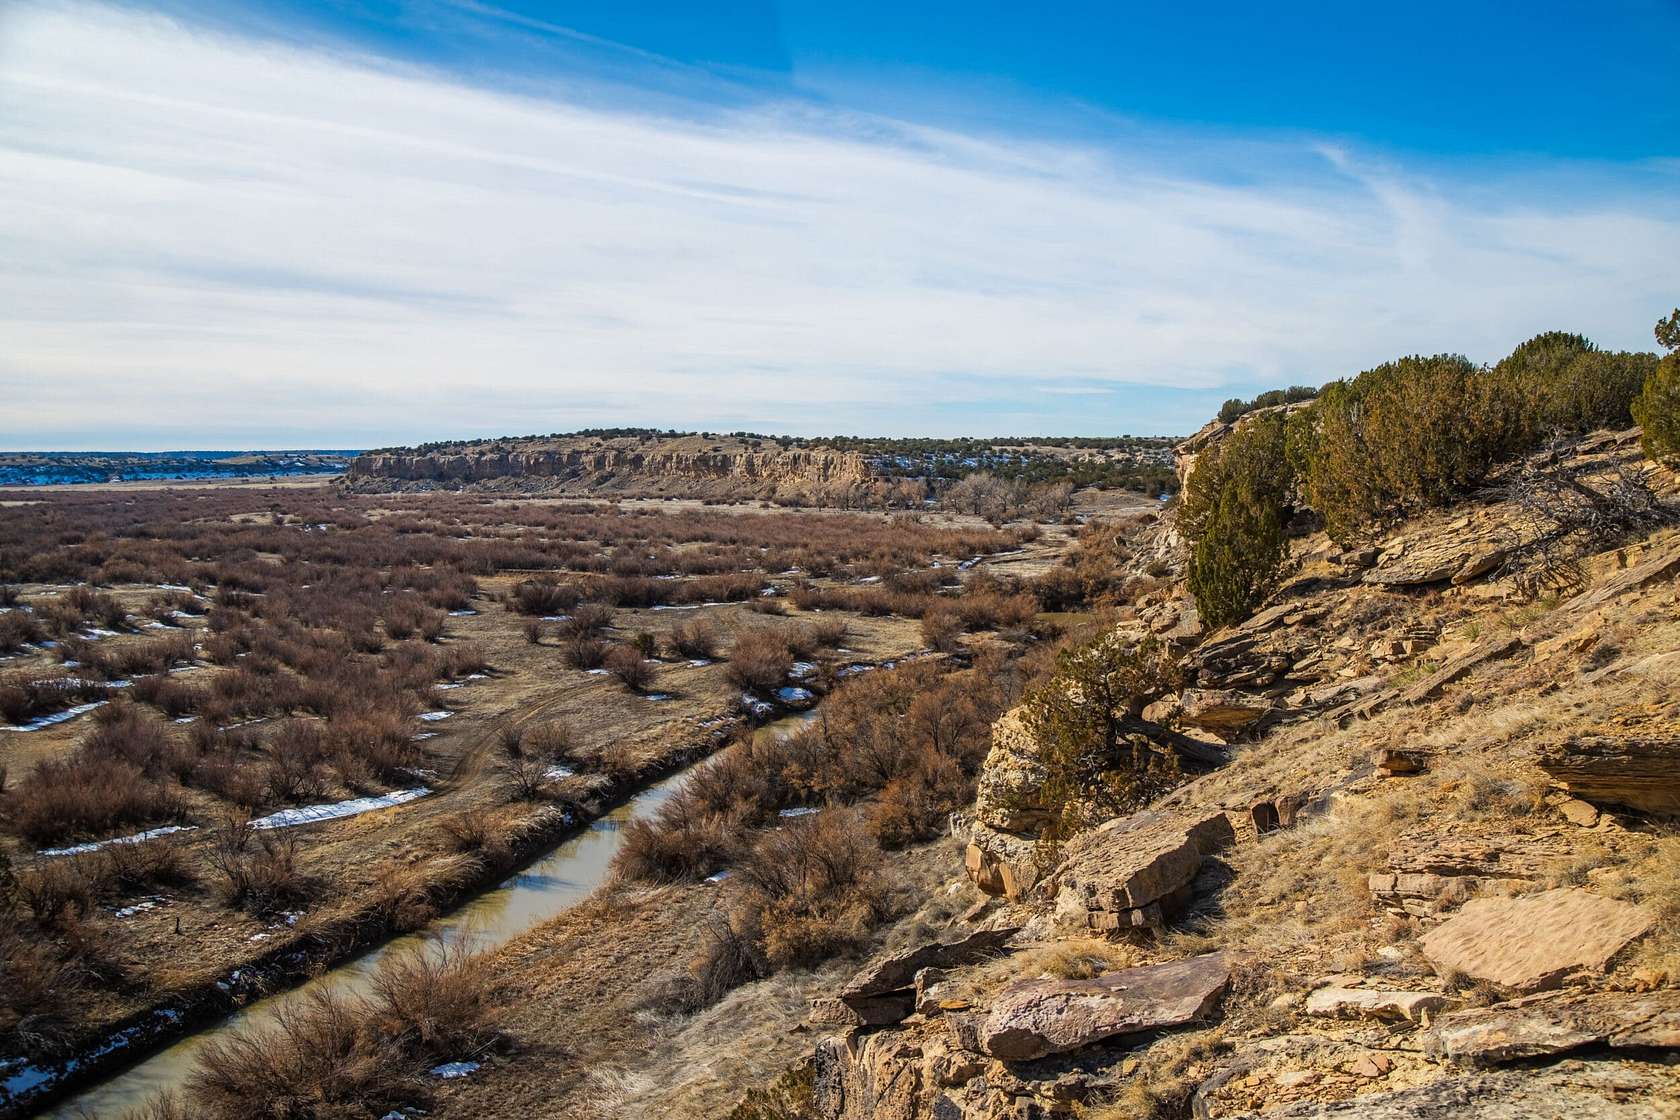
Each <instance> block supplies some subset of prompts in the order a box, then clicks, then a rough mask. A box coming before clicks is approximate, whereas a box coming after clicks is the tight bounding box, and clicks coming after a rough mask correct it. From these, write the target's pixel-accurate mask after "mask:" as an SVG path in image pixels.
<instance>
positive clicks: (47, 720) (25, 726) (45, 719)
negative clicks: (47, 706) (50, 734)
mask: <svg viewBox="0 0 1680 1120" xmlns="http://www.w3.org/2000/svg"><path fill="white" fill-rule="evenodd" d="M104 703H105V701H103V700H95V701H93V702H92V703H91V704H77V705H76V706H75V707H74V708H66V709H64V710H63V711H62V712H54V713H52V715H49V716H40V717H38V718H36V719H32V720H30V721H29V722H28V723H18V724H11V725H8V726H6V727H0V731H39V730H41V729H42V728H43V727H51V726H52V725H53V724H55V723H63V722H64V721H65V720H67V719H75V718H76V717H77V716H79V715H82V714H83V713H85V712H91V711H93V710H94V709H95V708H97V707H99V706H100V705H102V704H104Z"/></svg>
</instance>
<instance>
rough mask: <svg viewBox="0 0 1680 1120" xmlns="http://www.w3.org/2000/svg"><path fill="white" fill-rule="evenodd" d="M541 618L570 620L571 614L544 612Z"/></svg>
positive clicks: (548, 620)
mask: <svg viewBox="0 0 1680 1120" xmlns="http://www.w3.org/2000/svg"><path fill="white" fill-rule="evenodd" d="M542 620H543V621H544V622H570V621H571V620H572V616H571V615H569V614H545V615H543V616H542Z"/></svg>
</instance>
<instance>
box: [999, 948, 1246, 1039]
mask: <svg viewBox="0 0 1680 1120" xmlns="http://www.w3.org/2000/svg"><path fill="white" fill-rule="evenodd" d="M1230 983H1231V967H1230V964H1229V962H1228V961H1227V960H1226V958H1225V956H1224V954H1222V953H1208V954H1205V955H1203V956H1200V957H1191V958H1189V959H1188V960H1180V961H1168V962H1167V963H1165V964H1152V965H1144V966H1142V967H1140V968H1125V969H1120V970H1119V971H1116V972H1108V973H1104V974H1103V975H1101V976H1098V977H1096V978H1095V979H1091V980H1021V981H1017V982H1016V983H1014V984H1011V985H1010V986H1009V987H1007V988H1005V989H1004V990H1003V992H1002V993H1000V994H999V995H998V997H997V999H996V1001H995V1002H994V1003H993V1005H992V1008H991V1011H990V1013H989V1014H988V1015H987V1016H986V1019H985V1022H984V1023H983V1024H982V1025H981V1027H980V1046H981V1048H982V1049H984V1050H985V1052H986V1053H988V1054H990V1055H991V1056H992V1057H994V1058H1001V1059H1003V1060H1005V1061H1011V1062H1024V1061H1031V1060H1033V1059H1035V1058H1042V1057H1044V1056H1045V1055H1047V1054H1057V1053H1061V1052H1063V1051H1066V1050H1076V1049H1078V1048H1080V1047H1082V1046H1089V1045H1091V1044H1092V1043H1094V1042H1101V1041H1103V1040H1104V1039H1109V1038H1113V1037H1115V1036H1117V1035H1126V1034H1138V1033H1140V1032H1143V1031H1154V1030H1161V1029H1163V1028H1166V1027H1178V1026H1183V1025H1184V1024H1186V1023H1192V1022H1197V1021H1200V1020H1204V1019H1206V1018H1207V1017H1208V1015H1209V1014H1210V1013H1211V1012H1212V1010H1213V1008H1214V1006H1215V1005H1216V1004H1217V1003H1218V1001H1219V998H1220V997H1221V996H1223V995H1224V994H1225V989H1226V988H1227V987H1229V986H1230Z"/></svg>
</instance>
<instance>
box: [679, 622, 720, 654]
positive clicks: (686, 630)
mask: <svg viewBox="0 0 1680 1120" xmlns="http://www.w3.org/2000/svg"><path fill="white" fill-rule="evenodd" d="M670 637H671V649H672V652H673V653H675V654H676V656H678V657H690V658H696V659H700V660H706V661H710V660H711V659H712V658H714V657H716V656H717V651H718V633H717V627H715V626H713V625H712V623H711V622H710V621H708V620H707V619H704V618H695V619H690V620H689V621H687V622H679V623H678V624H677V625H675V626H673V627H672V628H671V635H670Z"/></svg>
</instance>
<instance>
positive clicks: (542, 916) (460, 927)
mask: <svg viewBox="0 0 1680 1120" xmlns="http://www.w3.org/2000/svg"><path fill="white" fill-rule="evenodd" d="M813 715H814V713H811V712H807V713H805V714H804V715H801V716H792V717H789V718H788V719H784V720H778V721H777V722H775V723H772V724H767V725H766V726H764V727H762V728H760V729H759V730H758V732H757V734H759V735H785V734H788V733H789V732H790V731H792V730H794V729H795V728H797V727H799V726H801V725H802V724H803V723H804V722H805V721H807V720H809V719H810V718H812V716H813ZM683 777H684V775H683V774H676V775H673V776H672V777H669V778H667V779H665V780H664V781H662V782H660V783H658V784H657V785H653V786H649V787H648V788H647V789H645V790H643V791H642V792H641V793H639V794H637V795H636V796H635V797H634V798H632V799H631V800H630V801H628V802H626V803H625V804H623V805H621V806H619V807H618V808H617V809H614V810H613V811H612V812H611V813H609V814H607V815H606V816H604V817H602V818H601V819H600V820H598V821H596V822H594V823H593V824H592V825H590V826H589V829H588V830H587V831H585V832H582V833H580V834H578V835H577V836H574V837H572V838H571V839H569V840H566V841H565V842H563V843H561V844H560V845H559V846H557V847H556V848H555V849H554V850H553V851H551V852H549V853H548V854H547V855H545V856H543V857H542V858H541V859H539V860H537V861H536V862H535V863H533V864H532V865H531V866H530V867H528V868H526V869H525V870H524V871H521V872H519V873H518V874H516V875H514V876H512V877H511V878H509V879H508V880H507V881H506V882H504V883H502V884H501V885H500V886H498V887H496V888H494V889H493V890H488V891H485V892H484V893H483V894H481V895H479V896H478V897H476V898H474V899H473V900H471V901H470V902H467V903H466V904H464V905H462V906H461V907H460V908H459V909H457V910H455V911H454V912H452V913H450V914H447V915H445V916H444V917H441V918H439V919H438V920H437V921H434V922H432V923H431V924H430V925H429V926H427V927H426V928H425V929H424V930H421V931H420V932H418V933H412V934H409V935H407V936H405V937H399V938H396V939H395V940H393V941H390V942H388V943H386V944H385V945H381V946H380V947H378V948H377V949H373V950H371V951H369V952H368V953H366V954H364V955H362V956H360V957H357V958H356V959H355V960H352V961H348V962H346V963H345V964H343V965H340V966H339V967H337V968H334V969H332V970H331V971H329V972H325V973H323V974H322V975H320V976H319V977H317V978H315V979H313V980H310V981H309V982H307V983H305V984H303V985H301V986H300V987H297V988H293V989H291V990H289V991H286V992H282V993H280V994H279V995H275V996H270V997H269V998H267V999H262V1000H257V1001H256V1002H254V1003H252V1004H250V1005H249V1006H247V1007H245V1008H243V1009H241V1010H240V1011H238V1012H235V1013H234V1014H233V1015H231V1016H229V1017H228V1018H226V1019H224V1020H222V1021H221V1022H220V1023H217V1024H215V1025H214V1026H211V1027H207V1028H205V1029H204V1030H202V1031H200V1032H199V1033H197V1034H194V1035H191V1036H190V1037H188V1038H184V1039H182V1040H181V1041H180V1042H177V1043H176V1044H175V1045H173V1046H171V1047H169V1048H168V1049H167V1050H161V1051H159V1052H158V1053H157V1054H154V1055H153V1056H152V1057H150V1058H147V1059H146V1060H145V1061H143V1062H141V1063H140V1064H138V1065H136V1066H135V1067H134V1068H133V1069H130V1070H128V1071H126V1072H124V1073H121V1074H118V1075H117V1076H116V1077H113V1078H111V1079H110V1080H108V1081H106V1082H103V1083H102V1084H99V1085H96V1086H94V1087H92V1088H90V1089H88V1090H86V1091H85V1092H83V1093H81V1094H80V1095H78V1096H75V1097H71V1098H69V1099H68V1100H66V1101H65V1102H64V1103H63V1104H61V1105H59V1106H58V1107H57V1108H56V1109H54V1110H53V1111H51V1112H46V1113H43V1114H42V1115H43V1116H44V1117H47V1118H50V1120H83V1118H84V1117H86V1116H88V1115H89V1114H92V1115H93V1116H97V1117H99V1118H100V1120H117V1118H119V1117H121V1116H122V1115H123V1113H124V1112H125V1111H126V1110H128V1109H132V1108H137V1107H139V1106H140V1105H142V1104H144V1103H145V1102H146V1100H147V1099H149V1098H150V1097H151V1096H152V1095H153V1094H155V1093H157V1092H159V1091H162V1090H165V1089H173V1088H176V1087H177V1086H179V1085H181V1084H182V1083H183V1082H185V1080H186V1078H187V1076H188V1074H190V1073H191V1072H192V1069H193V1066H194V1064H195V1062H196V1060H197V1055H198V1051H199V1049H200V1048H201V1047H202V1046H203V1045H204V1044H205V1043H206V1042H208V1041H209V1040H210V1039H213V1038H219V1037H224V1036H225V1035H226V1034H228V1033H231V1032H233V1031H236V1030H239V1029H241V1028H244V1027H252V1026H257V1027H260V1026H264V1025H266V1024H268V1023H270V1022H272V1021H273V1020H274V1016H275V1013H276V1012H278V1011H279V1010H280V1009H281V1008H283V1007H285V1006H286V1005H287V1004H288V1003H289V1002H290V1001H292V1000H294V999H297V998H299V997H300V996H301V995H302V994H303V993H305V992H310V991H315V990H320V989H329V990H332V991H336V992H342V993H346V994H354V993H357V992H361V991H365V990H366V989H367V987H368V984H369V982H370V981H371V980H372V978H373V974H374V971H375V970H376V968H377V967H378V964H379V962H380V961H381V960H382V959H384V957H385V955H386V954H387V953H392V952H404V951H411V950H413V951H422V952H437V951H439V948H440V947H441V946H449V945H455V944H460V943H462V942H465V943H466V944H467V945H469V946H470V947H472V948H473V949H475V950H483V949H493V948H495V947H496V946H498V945H502V944H505V943H506V942H508V941H510V940H512V939H513V938H514V937H516V936H518V935H519V934H521V933H524V932H525V931H526V930H528V929H530V928H532V927H533V926H535V925H538V924H540V923H541V922H543V921H545V920H546V919H548V918H552V917H554V916H555V915H556V914H558V913H560V912H561V911H562V910H565V909H567V908H568V907H570V906H572V905H574V904H576V903H578V902H581V901H582V900H583V899H584V898H585V897H587V896H588V895H589V893H590V892H591V891H593V890H594V889H595V888H596V887H598V886H600V885H601V883H602V882H603V881H605V879H606V877H607V867H608V865H610V864H611V863H612V857H613V854H614V853H615V852H617V851H618V846H619V844H620V843H621V842H622V837H621V836H620V830H619V826H620V825H621V824H622V823H623V822H624V821H627V820H629V819H630V818H632V817H639V816H645V815H646V814H648V813H651V812H653V811H654V810H655V809H657V808H658V807H659V806H660V805H661V804H663V803H664V801H665V799H666V798H668V797H670V796H671V794H672V793H673V792H675V791H676V789H677V787H678V786H679V785H681V784H682V781H683Z"/></svg>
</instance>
